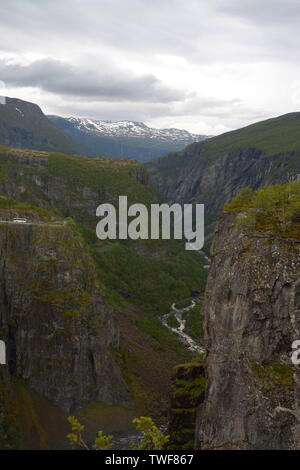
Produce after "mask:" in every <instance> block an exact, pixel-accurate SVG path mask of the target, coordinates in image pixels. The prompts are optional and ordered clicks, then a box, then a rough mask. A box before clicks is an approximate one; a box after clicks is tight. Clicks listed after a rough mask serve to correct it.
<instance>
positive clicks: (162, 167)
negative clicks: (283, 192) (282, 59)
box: [147, 113, 300, 217]
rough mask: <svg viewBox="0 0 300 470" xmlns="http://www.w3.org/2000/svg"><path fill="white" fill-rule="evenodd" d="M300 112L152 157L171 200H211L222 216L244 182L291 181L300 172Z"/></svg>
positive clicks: (211, 209) (154, 173) (209, 206)
mask: <svg viewBox="0 0 300 470" xmlns="http://www.w3.org/2000/svg"><path fill="white" fill-rule="evenodd" d="M299 128H300V113H292V114H287V115H285V116H280V117H279V118H275V119H270V120H267V121H263V122H260V123H257V124H253V125H251V126H248V127H246V128H243V129H239V130H237V131H233V132H228V133H226V134H223V135H220V136H217V137H214V138H210V139H207V140H205V141H204V142H199V143H195V144H192V145H190V146H188V147H186V148H185V149H184V150H182V151H181V152H177V153H170V154H168V155H165V156H163V157H159V158H156V159H154V160H152V161H151V162H148V163H147V168H148V170H149V172H150V174H151V181H152V182H153V183H154V184H155V186H156V187H157V188H158V190H159V191H160V192H161V194H162V195H163V196H164V198H165V199H166V200H167V201H172V202H174V201H176V202H180V203H188V202H189V203H191V202H194V203H202V204H205V211H206V214H207V215H208V214H209V215H210V216H215V217H216V216H217V215H218V214H219V212H220V210H221V208H222V207H223V205H224V203H228V202H230V201H231V200H232V198H233V197H234V196H235V195H236V194H237V193H239V192H240V191H241V190H242V189H243V188H245V187H247V186H250V187H251V188H252V189H254V190H256V189H258V188H259V187H261V186H266V185H271V184H275V183H280V182H286V181H288V179H289V178H293V179H295V178H296V177H297V175H298V174H300V158H299V156H300V140H299Z"/></svg>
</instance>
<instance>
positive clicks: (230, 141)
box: [149, 113, 300, 175]
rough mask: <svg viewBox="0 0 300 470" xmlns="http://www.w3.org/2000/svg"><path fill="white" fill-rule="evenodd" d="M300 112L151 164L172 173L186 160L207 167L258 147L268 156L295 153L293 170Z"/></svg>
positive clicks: (299, 150) (298, 151) (299, 141)
mask: <svg viewBox="0 0 300 470" xmlns="http://www.w3.org/2000/svg"><path fill="white" fill-rule="evenodd" d="M299 131H300V113H290V114H286V115H284V116H279V117H277V118H273V119H268V120H266V121H262V122H258V123H256V124H252V125H250V126H247V127H244V128H242V129H238V130H236V131H232V132H227V133H225V134H222V135H220V136H217V137H213V138H211V139H207V140H206V141H205V142H203V143H195V144H191V145H189V146H188V147H186V148H185V149H184V150H183V151H181V152H178V153H175V154H173V153H172V154H169V155H165V156H163V157H159V158H157V159H155V160H154V161H152V162H150V163H149V166H151V165H154V166H157V167H158V168H159V171H160V172H161V173H162V174H170V175H171V174H172V173H173V172H175V171H177V170H178V169H180V168H184V167H185V165H186V163H187V162H186V159H189V158H191V157H193V156H195V155H196V156H198V157H199V160H200V161H204V162H207V163H208V164H209V163H211V162H213V161H214V160H216V159H217V158H218V157H220V156H222V155H224V154H228V153H229V154H230V153H236V152H239V151H243V150H247V149H249V148H255V149H258V150H260V151H262V152H263V153H264V154H265V156H266V157H268V156H272V155H277V154H280V153H282V154H286V153H289V152H295V155H293V156H291V157H290V165H291V168H292V167H293V166H294V162H293V159H294V158H297V157H298V159H299V154H300V132H299Z"/></svg>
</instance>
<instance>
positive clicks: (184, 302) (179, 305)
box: [175, 298, 191, 310]
mask: <svg viewBox="0 0 300 470" xmlns="http://www.w3.org/2000/svg"><path fill="white" fill-rule="evenodd" d="M189 305H191V299H190V298H187V299H182V300H179V301H178V302H176V304H175V308H177V309H178V310H181V309H182V308H186V307H188V306H189Z"/></svg>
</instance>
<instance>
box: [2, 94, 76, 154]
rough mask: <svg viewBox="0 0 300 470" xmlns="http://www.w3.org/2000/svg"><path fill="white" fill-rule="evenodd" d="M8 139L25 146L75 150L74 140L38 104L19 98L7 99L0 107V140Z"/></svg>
mask: <svg viewBox="0 0 300 470" xmlns="http://www.w3.org/2000/svg"><path fill="white" fill-rule="evenodd" d="M16 106H18V109H19V110H20V111H21V113H24V114H25V115H26V119H24V118H23V116H22V114H21V113H20V112H19V111H17V110H16ZM8 141H9V142H11V144H12V145H13V144H14V143H15V145H18V146H20V145H21V146H23V147H25V148H37V149H41V150H51V149H52V150H53V149H57V150H59V151H61V152H67V153H68V152H76V146H75V145H74V142H72V140H71V139H70V138H69V137H68V136H67V135H65V134H64V133H63V132H61V131H60V130H59V129H58V128H57V127H56V126H54V125H53V124H52V123H51V122H50V121H49V120H48V119H47V118H46V116H45V115H44V114H43V113H42V112H41V110H40V108H39V107H38V106H36V105H35V104H31V103H28V102H26V101H20V100H14V101H12V102H9V101H8V102H7V103H6V105H5V106H1V107H0V142H8Z"/></svg>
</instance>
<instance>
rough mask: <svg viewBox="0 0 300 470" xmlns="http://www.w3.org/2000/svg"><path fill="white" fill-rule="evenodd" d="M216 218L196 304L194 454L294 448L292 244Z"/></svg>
mask: <svg viewBox="0 0 300 470" xmlns="http://www.w3.org/2000/svg"><path fill="white" fill-rule="evenodd" d="M235 217H236V216H235V215H234V214H230V213H223V215H222V216H221V218H220V220H219V223H218V225H217V229H216V232H215V236H214V240H213V243H212V247H211V254H212V258H213V262H212V266H211V269H210V272H209V276H208V282H207V287H206V296H205V303H204V315H205V339H206V346H207V351H208V354H207V388H206V394H205V400H204V403H203V404H202V405H200V407H199V409H198V413H197V420H196V421H197V426H196V448H197V449H295V448H297V449H299V448H300V428H299V412H300V409H299V400H300V373H299V366H293V364H292V362H291V353H292V342H293V341H294V340H298V339H300V243H299V241H297V240H292V239H284V238H280V237H275V236H272V234H271V233H266V234H264V235H259V234H257V233H253V232H251V231H249V230H248V231H241V229H239V228H238V227H237V226H236V224H235Z"/></svg>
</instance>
